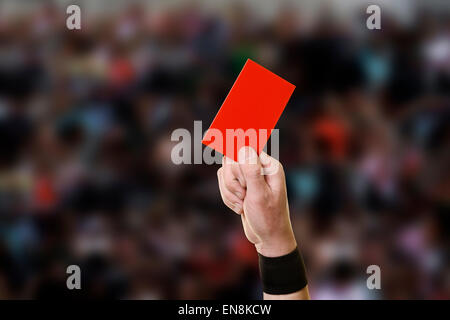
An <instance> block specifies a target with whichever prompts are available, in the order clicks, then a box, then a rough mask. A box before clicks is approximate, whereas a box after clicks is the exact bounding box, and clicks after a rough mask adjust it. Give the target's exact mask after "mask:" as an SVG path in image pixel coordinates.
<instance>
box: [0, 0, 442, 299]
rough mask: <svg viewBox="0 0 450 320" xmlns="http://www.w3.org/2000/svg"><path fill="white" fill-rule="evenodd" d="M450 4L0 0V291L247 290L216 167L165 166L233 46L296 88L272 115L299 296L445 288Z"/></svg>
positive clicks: (228, 81)
mask: <svg viewBox="0 0 450 320" xmlns="http://www.w3.org/2000/svg"><path fill="white" fill-rule="evenodd" d="M69 4H79V5H80V6H81V10H82V30H81V31H69V30H67V29H66V27H65V19H66V17H67V15H66V14H65V9H66V7H67V5H69ZM368 4H379V5H380V6H381V10H382V11H381V13H382V30H367V28H366V26H365V23H366V18H367V15H366V13H365V9H366V8H367V5H368ZM449 5H450V3H449V2H448V1H414V0H412V1H371V2H370V3H369V2H366V1H325V0H321V1H156V0H154V1H99V0H97V1H93V0H91V1H31V0H30V1H13V0H0V298H2V299H12V298H19V299H27V298H52V299H55V298H114V299H163V298H173V299H201V298H206V299H213V298H260V297H261V288H260V284H259V281H258V269H257V260H256V254H255V252H254V249H253V248H252V246H251V245H250V244H249V243H248V242H247V241H246V239H245V237H244V234H243V232H242V227H241V223H240V219H238V218H237V217H236V216H235V215H234V214H233V213H231V211H230V210H229V209H227V208H226V207H225V206H224V205H223V204H222V201H221V199H220V195H219V190H218V186H217V181H216V170H217V169H218V167H217V166H215V165H214V166H207V165H183V166H175V165H173V164H172V163H171V161H170V152H171V148H172V146H173V143H172V142H171V141H170V134H171V132H172V131H173V130H174V129H176V128H187V129H189V130H193V121H194V120H202V121H203V126H204V129H206V127H207V126H208V125H209V124H210V122H211V121H212V119H213V116H214V115H215V113H216V112H217V110H218V108H219V107H220V105H221V103H222V101H223V100H224V98H225V96H226V94H227V92H228V90H229V89H230V88H231V85H232V84H233V82H234V79H235V78H236V76H237V74H238V73H239V71H240V69H241V68H242V66H243V63H244V62H245V60H246V59H247V58H252V59H254V60H255V61H257V62H259V63H260V64H262V65H264V66H265V67H267V68H269V69H270V70H273V71H274V72H275V73H277V74H279V75H280V76H282V77H283V78H285V79H287V80H288V81H290V82H292V83H293V84H295V85H296V86H297V89H296V90H295V92H294V95H293V96H292V98H291V100H290V102H289V103H288V106H287V108H286V110H285V112H284V114H283V115H282V117H281V119H280V121H279V123H278V126H277V127H278V128H279V129H280V142H281V145H280V150H281V152H280V160H281V162H282V163H283V165H284V168H285V170H286V174H287V183H288V192H289V201H290V208H291V215H292V220H293V225H294V229H295V233H296V236H297V240H298V243H299V245H300V247H301V249H302V252H303V254H304V257H305V261H306V265H307V269H308V276H309V281H310V292H311V296H312V298H313V299H423V298H425V299H431V298H441V299H448V298H450V268H449V263H448V258H449V257H448V253H449V245H448V244H449V211H448V208H449V200H450V172H449V169H450V168H449V165H448V164H449V163H450V155H449V150H450V148H449V146H450V143H449V142H450V131H449V128H450V127H449V116H450V100H449V96H448V94H449V92H450V90H449V87H450V19H449V17H450V10H449V9H450V8H449ZM70 264H77V265H79V266H80V267H81V270H82V289H81V290H79V291H69V290H67V289H66V285H65V281H66V277H67V275H66V273H65V270H66V267H67V266H68V265H70ZM371 264H376V265H379V266H380V268H381V275H382V278H381V279H382V282H381V283H382V289H381V290H372V291H370V290H368V289H367V288H366V278H367V276H368V275H367V274H366V273H365V271H366V268H367V266H369V265H371Z"/></svg>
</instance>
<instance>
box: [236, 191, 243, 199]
mask: <svg viewBox="0 0 450 320" xmlns="http://www.w3.org/2000/svg"><path fill="white" fill-rule="evenodd" d="M236 196H237V197H238V198H239V199H241V200H242V199H244V195H243V194H242V193H240V192H239V191H236Z"/></svg>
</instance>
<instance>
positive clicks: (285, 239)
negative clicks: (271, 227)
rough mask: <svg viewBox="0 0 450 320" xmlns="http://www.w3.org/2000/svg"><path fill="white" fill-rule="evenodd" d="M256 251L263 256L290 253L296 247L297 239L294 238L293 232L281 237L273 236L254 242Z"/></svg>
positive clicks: (279, 255) (278, 255)
mask: <svg viewBox="0 0 450 320" xmlns="http://www.w3.org/2000/svg"><path fill="white" fill-rule="evenodd" d="M255 248H256V251H257V252H258V253H259V254H260V255H262V256H264V257H281V256H284V255H286V254H289V253H291V252H292V251H293V250H294V249H295V248H297V241H296V240H295V237H294V233H293V232H289V233H288V234H286V235H284V236H281V237H274V238H271V239H269V240H266V241H261V242H260V243H256V244H255Z"/></svg>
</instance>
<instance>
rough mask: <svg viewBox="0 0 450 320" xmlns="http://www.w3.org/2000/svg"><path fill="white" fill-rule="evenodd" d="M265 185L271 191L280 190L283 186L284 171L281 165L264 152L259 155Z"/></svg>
mask: <svg viewBox="0 0 450 320" xmlns="http://www.w3.org/2000/svg"><path fill="white" fill-rule="evenodd" d="M259 160H260V161H261V165H262V172H263V175H264V179H265V180H266V183H267V184H268V186H269V187H270V189H272V190H281V189H282V188H283V187H284V186H285V177H284V170H283V166H282V165H281V163H280V162H279V161H278V160H277V159H275V158H272V157H271V156H269V155H268V154H267V153H265V152H264V151H263V152H261V154H260V155H259Z"/></svg>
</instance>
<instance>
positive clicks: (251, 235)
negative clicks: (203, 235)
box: [217, 147, 310, 300]
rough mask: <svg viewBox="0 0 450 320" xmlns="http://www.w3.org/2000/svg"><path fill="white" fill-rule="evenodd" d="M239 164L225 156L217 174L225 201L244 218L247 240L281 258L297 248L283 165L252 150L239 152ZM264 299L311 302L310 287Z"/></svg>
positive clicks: (267, 296)
mask: <svg viewBox="0 0 450 320" xmlns="http://www.w3.org/2000/svg"><path fill="white" fill-rule="evenodd" d="M238 159H239V161H238V162H235V161H233V160H230V159H229V158H226V157H224V159H223V161H222V167H221V168H220V169H219V170H218V171H217V177H218V180H219V189H220V194H221V196H222V200H223V202H224V203H225V205H226V206H227V207H229V208H230V209H231V210H233V211H234V212H235V213H237V214H238V215H240V216H241V219H242V226H243V228H244V232H245V235H246V237H247V239H248V240H249V241H250V242H251V243H253V244H254V245H255V248H256V251H257V252H258V253H259V254H261V255H263V256H266V257H280V256H283V255H286V254H288V253H290V252H292V251H293V250H294V249H295V248H296V247H297V242H296V240H295V236H294V232H293V230H292V225H291V219H290V217H289V205H288V200H287V193H286V180H285V176H284V170H283V167H282V165H281V164H280V162H279V161H277V160H276V159H274V158H272V157H270V156H269V155H267V154H266V153H264V152H262V153H261V154H260V155H259V156H258V155H257V153H256V152H255V150H253V149H252V148H250V147H244V148H242V149H241V150H240V151H239V154H238ZM263 295H264V299H265V300H308V299H309V298H310V297H309V292H308V286H306V287H305V288H303V289H302V290H299V291H297V292H293V293H289V294H284V295H272V294H267V293H265V292H264V294H263Z"/></svg>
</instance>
